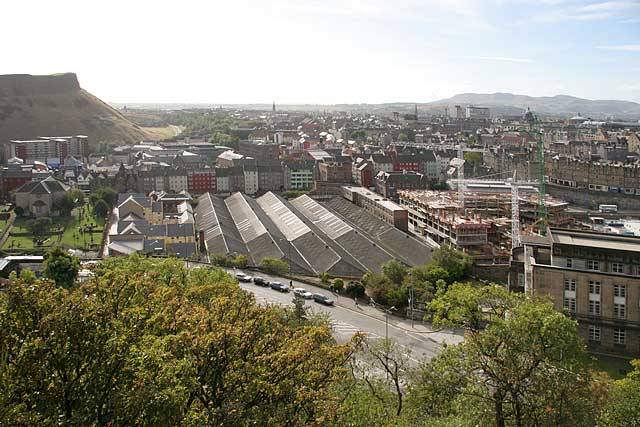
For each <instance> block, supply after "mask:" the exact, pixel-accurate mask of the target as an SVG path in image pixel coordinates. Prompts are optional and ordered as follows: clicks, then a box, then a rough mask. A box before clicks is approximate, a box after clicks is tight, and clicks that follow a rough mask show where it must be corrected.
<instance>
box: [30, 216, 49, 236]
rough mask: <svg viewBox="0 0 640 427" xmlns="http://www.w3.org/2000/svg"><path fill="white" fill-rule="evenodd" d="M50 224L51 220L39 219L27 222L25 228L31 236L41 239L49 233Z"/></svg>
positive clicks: (47, 218) (46, 218)
mask: <svg viewBox="0 0 640 427" xmlns="http://www.w3.org/2000/svg"><path fill="white" fill-rule="evenodd" d="M52 224H53V223H52V222H51V218H49V217H41V218H37V219H33V220H31V221H29V222H27V224H26V227H27V230H29V232H30V233H31V234H33V235H34V236H36V237H38V238H42V237H43V236H44V235H46V234H47V233H48V232H49V230H50V229H51V225H52Z"/></svg>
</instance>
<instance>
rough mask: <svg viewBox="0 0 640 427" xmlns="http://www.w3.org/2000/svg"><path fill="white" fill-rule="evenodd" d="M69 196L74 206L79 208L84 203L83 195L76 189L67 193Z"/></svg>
mask: <svg viewBox="0 0 640 427" xmlns="http://www.w3.org/2000/svg"><path fill="white" fill-rule="evenodd" d="M69 196H70V197H71V200H73V201H74V203H75V205H76V206H80V205H82V204H83V203H84V193H83V192H82V190H80V189H78V188H74V189H73V190H71V191H69Z"/></svg>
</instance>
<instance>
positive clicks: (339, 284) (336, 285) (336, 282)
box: [331, 277, 344, 291]
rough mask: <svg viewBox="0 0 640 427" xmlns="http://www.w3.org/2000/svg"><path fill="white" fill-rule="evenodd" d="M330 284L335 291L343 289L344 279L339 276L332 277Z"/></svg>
mask: <svg viewBox="0 0 640 427" xmlns="http://www.w3.org/2000/svg"><path fill="white" fill-rule="evenodd" d="M331 284H332V285H333V289H334V290H335V291H341V290H343V289H344V281H343V280H342V279H340V278H339V277H337V278H335V279H333V282H331Z"/></svg>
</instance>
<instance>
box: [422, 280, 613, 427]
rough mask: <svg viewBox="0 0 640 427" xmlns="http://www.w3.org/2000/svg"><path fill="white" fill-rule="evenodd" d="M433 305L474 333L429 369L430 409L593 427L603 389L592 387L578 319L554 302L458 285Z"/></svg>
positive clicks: (425, 388)
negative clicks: (487, 317) (488, 316)
mask: <svg viewBox="0 0 640 427" xmlns="http://www.w3.org/2000/svg"><path fill="white" fill-rule="evenodd" d="M432 306H433V307H435V308H436V310H435V315H434V317H435V324H449V325H459V326H465V327H469V332H467V334H466V336H465V338H466V339H465V341H463V342H462V343H461V344H458V345H455V346H449V347H447V348H445V350H444V351H443V352H442V353H441V354H440V355H438V356H436V357H435V358H434V359H432V360H431V361H430V362H428V363H427V364H426V365H425V366H424V369H423V371H422V379H421V381H420V383H421V386H420V387H422V390H421V395H422V398H423V399H424V403H425V407H426V410H427V411H429V412H430V413H433V414H441V415H442V416H449V415H451V414H456V413H457V414H464V416H465V418H467V419H470V420H475V423H476V424H478V425H494V426H498V427H504V426H507V425H514V426H533V425H542V426H567V427H568V426H589V425H593V421H594V420H595V418H596V416H597V414H598V411H599V408H600V407H601V405H602V402H600V401H599V400H598V399H599V398H600V397H601V396H602V395H604V393H601V394H600V396H599V395H598V393H595V392H594V387H597V383H594V382H593V381H592V372H591V371H590V369H589V368H588V365H587V364H586V360H587V359H586V355H585V352H584V344H583V343H582V341H581V339H580V337H579V336H578V331H577V324H576V322H575V321H574V320H572V319H570V318H568V317H566V316H565V315H564V314H562V313H560V312H558V311H556V310H555V309H554V307H553V304H552V303H551V302H550V301H547V300H541V299H535V298H529V297H525V296H522V295H514V294H511V293H509V292H508V291H506V290H503V289H501V288H499V287H498V286H488V287H486V289H484V288H481V289H478V288H474V287H472V286H470V285H461V284H454V285H453V286H452V287H451V288H450V289H449V291H447V292H446V293H444V294H441V295H439V296H438V298H436V300H434V301H433V302H432ZM488 313H491V314H492V316H491V322H490V323H488V325H487V326H486V328H485V329H480V328H478V327H477V325H478V324H479V319H480V318H484V317H485V314H488Z"/></svg>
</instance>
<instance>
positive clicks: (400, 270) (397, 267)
mask: <svg viewBox="0 0 640 427" xmlns="http://www.w3.org/2000/svg"><path fill="white" fill-rule="evenodd" d="M382 272H383V273H384V275H385V276H387V278H388V279H389V280H391V281H392V282H393V283H395V284H396V285H399V284H401V283H402V281H403V280H404V276H406V275H407V267H406V266H405V265H404V264H402V263H401V262H400V261H398V260H395V259H392V260H391V261H389V262H387V263H386V264H382Z"/></svg>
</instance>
